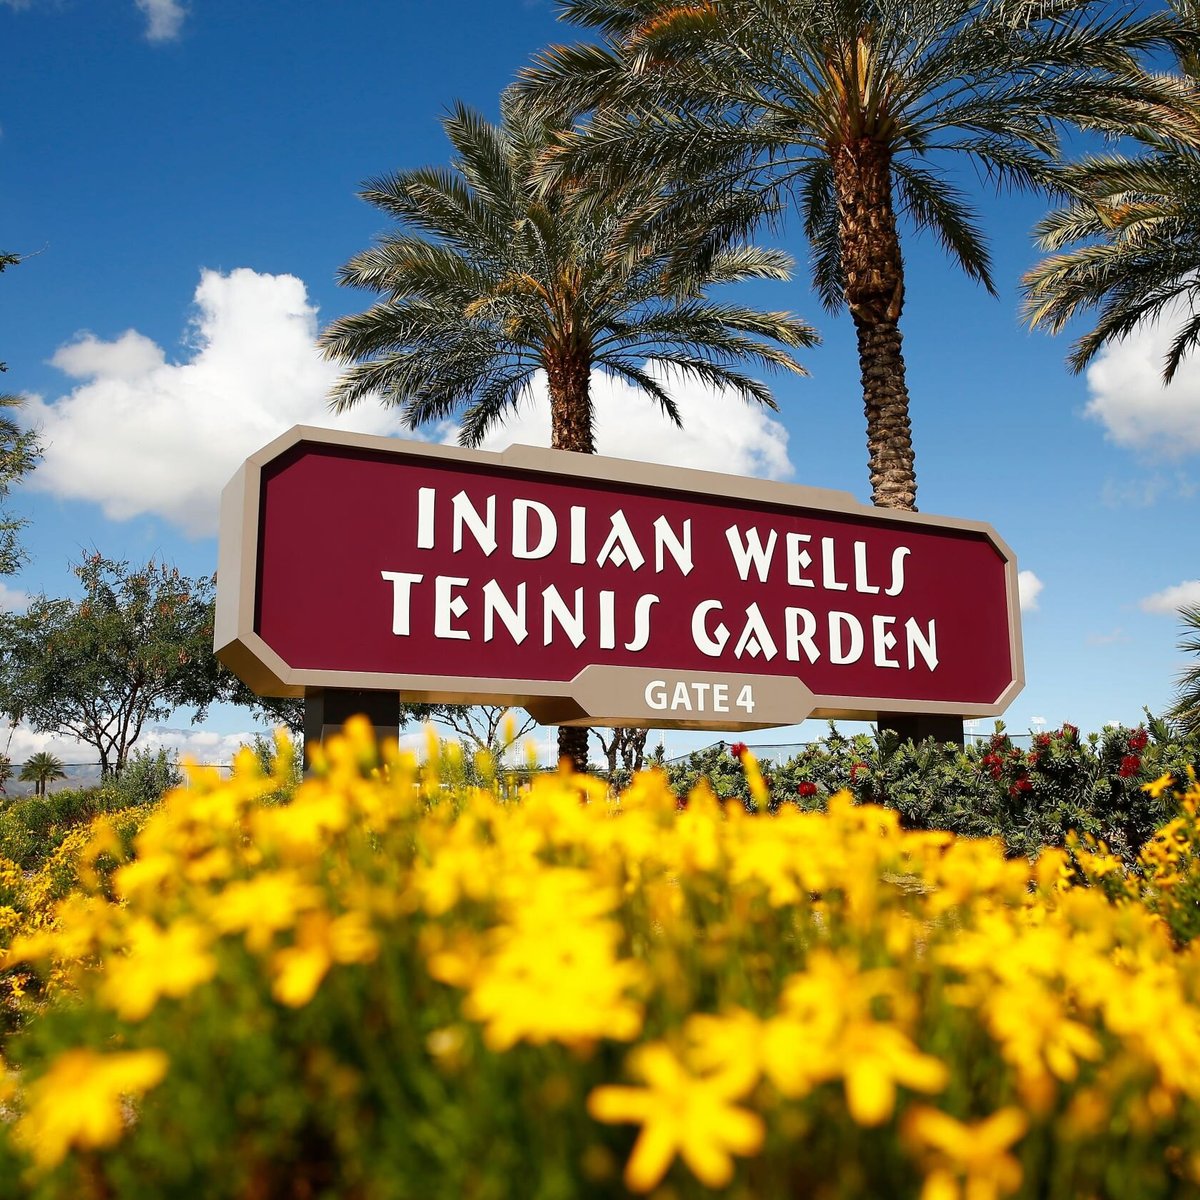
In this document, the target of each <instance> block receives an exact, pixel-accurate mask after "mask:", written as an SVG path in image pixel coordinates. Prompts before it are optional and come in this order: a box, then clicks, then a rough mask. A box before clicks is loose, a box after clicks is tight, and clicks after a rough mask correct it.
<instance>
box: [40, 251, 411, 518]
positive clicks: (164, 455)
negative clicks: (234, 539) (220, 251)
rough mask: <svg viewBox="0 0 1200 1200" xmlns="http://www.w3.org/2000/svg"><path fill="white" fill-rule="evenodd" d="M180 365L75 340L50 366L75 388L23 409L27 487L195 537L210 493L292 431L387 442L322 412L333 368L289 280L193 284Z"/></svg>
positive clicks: (309, 311)
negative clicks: (33, 463)
mask: <svg viewBox="0 0 1200 1200" xmlns="http://www.w3.org/2000/svg"><path fill="white" fill-rule="evenodd" d="M195 300H196V310H197V311H196V316H195V318H194V320H193V322H192V330H191V338H190V347H189V349H190V356H189V357H188V358H186V359H185V360H184V361H183V362H180V363H170V362H168V361H167V360H166V356H165V355H164V353H163V351H162V350H161V348H160V347H158V346H157V345H155V343H154V342H152V341H151V340H150V339H149V338H147V337H145V336H143V335H142V334H140V333H138V332H136V331H135V330H127V331H126V332H125V333H123V334H121V336H120V337H118V338H116V339H115V340H113V341H108V342H106V341H103V340H101V339H100V338H97V337H95V336H94V335H92V334H84V335H83V336H81V337H79V338H77V339H76V340H75V341H73V342H71V343H69V344H68V345H66V346H63V347H62V348H61V349H60V350H59V351H58V352H57V353H56V354H55V355H54V358H53V360H52V361H53V363H54V365H55V366H57V367H59V368H60V369H61V370H63V371H64V372H66V373H67V374H68V375H71V376H72V377H73V378H75V379H78V380H81V381H82V382H80V384H79V386H77V387H76V388H74V390H72V391H71V392H69V393H68V394H67V395H65V396H62V397H60V398H59V399H58V400H56V401H54V402H53V403H46V402H45V401H43V400H42V399H41V398H40V397H32V398H31V399H30V401H29V403H28V407H27V411H28V413H29V416H30V419H31V421H32V422H33V423H35V424H37V425H40V427H41V430H42V436H43V441H44V442H45V445H46V453H45V458H44V459H43V461H42V463H41V465H40V466H39V467H38V469H37V471H36V472H34V474H33V475H32V476H31V477H30V483H31V485H32V486H34V487H37V488H40V489H41V490H43V491H49V492H53V493H54V494H55V495H57V496H61V497H64V498H67V499H74V500H89V501H92V502H94V503H96V504H99V505H100V506H101V507H102V508H103V509H104V512H105V514H106V515H107V516H108V517H110V518H113V519H115V520H127V519H129V518H131V517H135V516H138V515H141V514H146V513H154V514H157V515H159V516H162V517H165V518H166V519H167V520H169V521H171V522H172V523H174V524H175V525H177V526H179V527H180V528H181V529H183V530H184V531H185V532H187V533H189V534H192V535H194V536H199V535H205V534H211V533H212V532H213V531H214V530H215V528H216V517H217V506H218V500H219V497H220V492H221V488H222V487H223V486H224V485H225V483H226V481H227V480H228V479H229V477H230V476H231V475H232V474H233V472H234V471H235V470H237V468H238V466H239V465H240V464H241V463H242V462H243V461H244V460H245V458H246V457H247V456H248V455H249V454H251V453H253V452H254V451H255V450H257V449H258V448H259V447H260V446H263V445H265V444H266V443H267V442H269V441H270V440H271V439H272V438H274V437H276V436H278V435H279V434H281V433H283V432H284V431H285V430H286V429H288V428H290V427H291V426H292V425H296V424H315V425H324V426H334V427H337V428H346V429H355V430H358V431H360V432H363V433H389V432H395V431H396V429H397V427H398V424H397V419H396V416H395V413H394V412H393V411H392V410H388V409H384V408H382V407H381V406H379V405H374V404H363V405H361V406H360V407H358V408H356V409H355V410H353V412H352V413H351V414H350V415H348V416H345V417H335V416H333V414H331V413H330V412H329V410H328V407H327V403H328V401H327V396H328V392H329V387H330V385H331V384H332V383H333V380H334V379H335V378H336V376H337V373H338V368H337V367H336V366H334V365H332V364H330V363H327V362H325V361H324V360H323V359H322V358H321V357H320V355H319V354H318V352H317V350H316V347H315V339H316V335H317V312H316V309H315V308H314V307H313V306H312V304H311V303H310V302H309V300H308V296H307V293H306V290H305V287H304V284H303V283H302V282H301V281H300V280H299V279H297V278H295V276H292V275H260V274H258V273H256V272H254V271H251V270H247V269H244V268H242V269H239V270H235V271H232V272H230V273H229V274H228V275H222V274H218V273H217V272H215V271H205V272H204V273H203V274H202V275H201V278H200V283H199V286H198V287H197V288H196V295H195Z"/></svg>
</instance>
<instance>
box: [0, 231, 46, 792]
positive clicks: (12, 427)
mask: <svg viewBox="0 0 1200 1200" xmlns="http://www.w3.org/2000/svg"><path fill="white" fill-rule="evenodd" d="M20 261H21V256H20V255H19V254H0V274H3V273H4V271H5V269H6V268H8V267H12V266H15V265H16V264H17V263H19V262H20ZM7 370H8V364H7V363H3V362H0V371H7ZM22 403H23V401H22V400H21V397H20V396H11V395H6V394H0V410H7V411H0V503H2V502H3V501H4V500H5V498H6V497H7V496H8V493H9V491H10V490H11V488H12V487H13V485H14V484H16V483H18V482H19V481H20V480H21V479H22V478H23V477H24V476H25V475H28V474H29V472H30V471H32V470H33V468H34V467H36V466H37V464H38V460H39V459H40V458H41V456H42V447H41V443H40V442H39V441H38V436H37V434H36V433H35V432H34V431H33V430H31V429H22V428H21V427H20V425H18V424H17V422H16V420H14V418H13V417H12V416H11V410H13V409H17V408H20V407H21V404H22ZM26 524H27V522H26V521H24V520H22V519H20V518H16V517H13V516H11V515H10V514H9V513H8V512H7V511H6V510H5V509H3V508H0V575H11V574H13V572H14V571H16V569H17V568H18V567H19V566H20V565H21V563H22V562H23V561H24V558H25V555H24V552H23V551H22V550H21V546H20V543H19V541H18V540H17V535H18V533H19V532H20V530H21V529H22V528H24V526H25V525H26ZM2 790H3V788H2V786H0V791H2Z"/></svg>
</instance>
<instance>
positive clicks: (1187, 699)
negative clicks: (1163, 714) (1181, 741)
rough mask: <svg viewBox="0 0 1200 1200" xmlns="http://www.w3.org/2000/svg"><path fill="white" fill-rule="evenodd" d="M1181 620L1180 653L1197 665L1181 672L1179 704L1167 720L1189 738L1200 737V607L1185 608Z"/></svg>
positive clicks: (1182, 609)
mask: <svg viewBox="0 0 1200 1200" xmlns="http://www.w3.org/2000/svg"><path fill="white" fill-rule="evenodd" d="M1179 618H1180V620H1181V621H1182V622H1183V628H1184V636H1183V637H1182V638H1180V640H1179V649H1180V650H1182V651H1183V652H1184V653H1185V654H1193V655H1195V656H1196V661H1195V662H1193V663H1192V664H1191V665H1190V666H1188V667H1186V668H1185V669H1184V670H1183V671H1182V672H1180V675H1179V687H1178V690H1177V691H1176V693H1175V703H1174V704H1173V705H1172V706H1171V708H1170V710H1169V711H1168V713H1167V716H1168V717H1169V718H1170V719H1171V720H1172V721H1174V722H1175V724H1177V725H1178V726H1179V727H1180V729H1181V730H1182V731H1183V732H1184V733H1185V734H1198V735H1200V604H1189V605H1187V606H1185V607H1184V608H1181V609H1180V610H1179Z"/></svg>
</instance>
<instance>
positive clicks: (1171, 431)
mask: <svg viewBox="0 0 1200 1200" xmlns="http://www.w3.org/2000/svg"><path fill="white" fill-rule="evenodd" d="M1180 319H1181V314H1180V313H1179V312H1178V311H1171V312H1167V313H1165V314H1164V316H1163V318H1162V320H1161V321H1158V322H1155V323H1154V324H1152V325H1149V324H1143V325H1142V326H1140V327H1139V328H1138V329H1136V330H1134V332H1133V333H1131V334H1130V335H1129V336H1128V337H1127V338H1125V339H1124V340H1123V341H1121V342H1115V343H1112V344H1110V345H1108V346H1106V347H1105V348H1104V349H1103V350H1102V351H1101V352H1100V355H1099V356H1098V358H1097V359H1096V361H1095V362H1094V363H1093V364H1092V366H1091V367H1089V368H1088V371H1087V385H1088V392H1089V395H1090V399H1089V401H1088V404H1087V407H1086V409H1085V410H1084V411H1085V413H1086V414H1087V415H1088V416H1089V417H1092V418H1093V419H1095V420H1097V421H1100V422H1101V423H1102V424H1103V425H1104V428H1105V430H1106V431H1107V433H1108V436H1109V437H1110V438H1111V439H1112V440H1113V441H1114V442H1116V443H1117V444H1118V445H1120V446H1125V447H1127V448H1128V449H1131V450H1139V451H1143V452H1146V453H1148V454H1152V455H1154V456H1156V457H1165V458H1176V459H1177V458H1182V457H1184V456H1185V455H1189V454H1195V453H1196V452H1198V451H1200V405H1197V404H1196V394H1197V392H1198V391H1200V355H1196V354H1193V355H1191V357H1189V358H1185V359H1184V361H1183V363H1182V365H1181V366H1180V368H1179V370H1178V372H1177V373H1176V375H1175V379H1174V380H1173V382H1172V383H1171V385H1170V387H1164V386H1163V384H1162V367H1163V359H1164V358H1165V357H1166V354H1167V350H1168V348H1169V347H1170V344H1171V340H1172V330H1173V329H1175V328H1177V327H1178V325H1179V321H1180Z"/></svg>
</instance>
